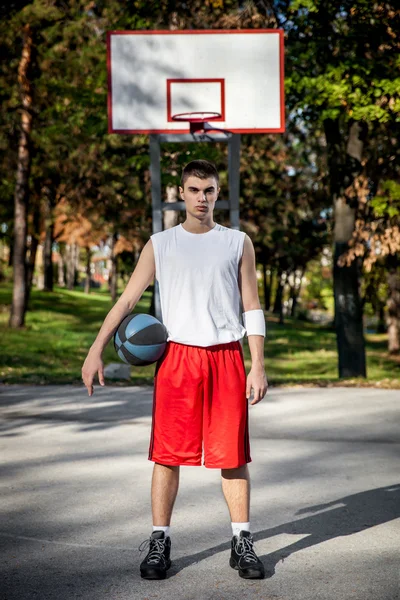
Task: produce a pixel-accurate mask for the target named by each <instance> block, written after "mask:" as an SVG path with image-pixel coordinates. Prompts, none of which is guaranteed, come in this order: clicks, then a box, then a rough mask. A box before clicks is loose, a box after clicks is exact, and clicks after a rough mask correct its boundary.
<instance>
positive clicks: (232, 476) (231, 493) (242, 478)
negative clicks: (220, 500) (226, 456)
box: [221, 464, 250, 523]
mask: <svg viewBox="0 0 400 600" xmlns="http://www.w3.org/2000/svg"><path fill="white" fill-rule="evenodd" d="M221 476H222V491H223V494H224V496H225V500H226V503H227V505H228V509H229V513H230V516H231V521H232V522H233V523H247V522H248V521H250V473H249V469H248V466H247V464H245V465H242V466H241V467H239V468H237V469H221Z"/></svg>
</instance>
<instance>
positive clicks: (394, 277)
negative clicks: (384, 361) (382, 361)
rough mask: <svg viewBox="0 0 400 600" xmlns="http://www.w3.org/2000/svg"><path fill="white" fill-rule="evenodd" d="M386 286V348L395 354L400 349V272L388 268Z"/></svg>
mask: <svg viewBox="0 0 400 600" xmlns="http://www.w3.org/2000/svg"><path fill="white" fill-rule="evenodd" d="M388 286H389V298H388V301H387V326H388V350H389V352H390V354H397V353H398V352H399V351H400V273H399V272H398V271H397V269H396V270H395V269H391V270H390V272H389V275H388Z"/></svg>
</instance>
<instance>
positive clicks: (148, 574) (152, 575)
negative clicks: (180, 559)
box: [140, 561, 172, 579]
mask: <svg viewBox="0 0 400 600" xmlns="http://www.w3.org/2000/svg"><path fill="white" fill-rule="evenodd" d="M171 564H172V563H171V561H168V562H167V566H166V569H165V571H160V570H159V569H146V570H142V569H140V576H141V577H142V579H165V578H166V577H167V571H168V569H169V568H170V566H171Z"/></svg>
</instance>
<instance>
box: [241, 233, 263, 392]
mask: <svg viewBox="0 0 400 600" xmlns="http://www.w3.org/2000/svg"><path fill="white" fill-rule="evenodd" d="M239 289H240V293H241V297H242V304H243V312H246V311H248V310H256V309H261V304H260V298H259V296H258V284H257V271H256V257H255V252H254V246H253V242H252V241H251V239H250V238H249V236H248V235H247V234H246V237H245V240H244V246H243V255H242V258H241V261H240V266H239ZM247 339H248V341H249V348H250V353H251V370H250V373H249V374H248V376H247V386H246V395H247V398H250V394H251V388H253V391H254V399H253V401H252V402H251V403H250V404H257V402H259V401H260V400H261V399H262V398H263V397H264V396H265V394H266V392H267V389H268V382H267V377H266V374H265V367H264V336H263V335H249V336H248V338H247Z"/></svg>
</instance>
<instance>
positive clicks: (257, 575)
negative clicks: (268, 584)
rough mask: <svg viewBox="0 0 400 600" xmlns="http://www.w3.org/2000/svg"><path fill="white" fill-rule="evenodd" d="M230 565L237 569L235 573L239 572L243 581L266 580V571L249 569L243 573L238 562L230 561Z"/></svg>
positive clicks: (231, 559)
mask: <svg viewBox="0 0 400 600" xmlns="http://www.w3.org/2000/svg"><path fill="white" fill-rule="evenodd" d="M229 565H230V566H231V567H232V569H235V571H239V577H241V578H242V579H264V577H265V572H264V571H258V570H255V569H254V570H251V569H247V570H246V571H242V570H241V569H239V567H238V565H237V563H236V561H235V560H234V559H233V558H230V559H229Z"/></svg>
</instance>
